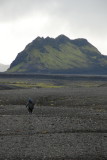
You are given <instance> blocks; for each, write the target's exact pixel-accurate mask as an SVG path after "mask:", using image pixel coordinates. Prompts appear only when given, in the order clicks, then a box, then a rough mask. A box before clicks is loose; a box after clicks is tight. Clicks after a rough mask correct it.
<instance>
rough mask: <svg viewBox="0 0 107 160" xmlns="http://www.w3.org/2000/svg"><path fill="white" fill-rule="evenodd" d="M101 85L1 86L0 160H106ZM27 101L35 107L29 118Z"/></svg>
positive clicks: (105, 87) (106, 91) (106, 105)
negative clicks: (31, 102)
mask: <svg viewBox="0 0 107 160" xmlns="http://www.w3.org/2000/svg"><path fill="white" fill-rule="evenodd" d="M4 80H5V81H6V82H7V80H8V79H7V78H6V79H4V78H3V79H2V78H1V82H2V81H3V82H5V81H4ZM19 80H20V79H19ZM8 81H9V82H11V81H13V82H14V79H13V80H12V79H10V78H9V80H8ZM17 81H18V80H17V78H16V82H17ZM21 81H22V79H21ZM28 81H29V82H32V79H28V80H27V82H28ZM33 81H35V79H33ZM43 81H44V80H43ZM70 83H72V81H69V84H70ZM78 83H79V82H78ZM97 83H98V84H100V82H99V81H98V82H97ZM101 84H102V85H101V86H100V85H99V87H95V86H94V87H77V86H73V85H70V87H67V86H66V87H62V88H29V89H20V87H19V88H17V87H16V88H11V86H9V87H10V88H8V85H7V86H6V85H5V86H4V85H2V86H1V89H0V160H86V159H87V160H106V159H107V84H106V80H105V81H103V82H101ZM4 87H6V88H4ZM4 89H5V90H4ZM29 97H30V98H32V99H33V100H34V102H35V103H36V104H35V108H34V111H33V114H32V115H29V114H28V112H27V109H26V107H25V104H26V102H27V100H28V98H29Z"/></svg>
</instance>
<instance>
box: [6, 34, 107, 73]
mask: <svg viewBox="0 0 107 160" xmlns="http://www.w3.org/2000/svg"><path fill="white" fill-rule="evenodd" d="M106 69H107V57H106V56H104V55H102V54H101V53H100V52H99V51H98V49H97V48H96V47H94V46H93V45H92V44H90V43H89V42H88V41H87V40H86V39H83V38H79V39H75V40H71V39H69V38H68V37H66V36H64V35H60V36H58V37H56V38H55V39H54V38H50V37H47V38H43V37H42V38H41V37H37V38H36V39H35V40H33V41H32V42H31V43H29V44H28V45H27V46H26V47H25V49H24V50H23V51H22V52H20V53H19V54H18V55H17V57H16V59H15V60H14V61H13V62H12V63H11V65H10V68H9V69H8V72H29V73H31V72H32V73H102V74H103V73H106Z"/></svg>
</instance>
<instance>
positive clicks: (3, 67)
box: [0, 63, 9, 72]
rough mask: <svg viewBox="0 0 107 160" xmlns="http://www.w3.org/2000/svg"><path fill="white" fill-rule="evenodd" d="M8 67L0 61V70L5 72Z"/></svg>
mask: <svg viewBox="0 0 107 160" xmlns="http://www.w3.org/2000/svg"><path fill="white" fill-rule="evenodd" d="M8 68H9V65H4V64H1V63H0V72H5V71H7V69H8Z"/></svg>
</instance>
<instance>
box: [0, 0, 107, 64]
mask: <svg viewBox="0 0 107 160" xmlns="http://www.w3.org/2000/svg"><path fill="white" fill-rule="evenodd" d="M60 34H65V35H66V36H68V37H69V38H71V39H76V38H86V39H87V40H88V41H89V42H90V43H91V44H93V45H94V46H95V47H97V48H98V50H99V51H100V52H101V53H102V54H105V55H107V0H0V63H3V64H10V63H11V62H12V61H13V60H14V59H15V58H16V56H17V54H18V53H19V52H21V51H22V50H23V49H24V48H25V46H26V45H27V44H28V43H30V42H31V41H32V40H33V39H35V38H36V37H37V36H41V37H47V36H50V37H57V36H58V35H60Z"/></svg>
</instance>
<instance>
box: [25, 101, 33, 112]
mask: <svg viewBox="0 0 107 160" xmlns="http://www.w3.org/2000/svg"><path fill="white" fill-rule="evenodd" d="M34 105H35V104H34V102H33V101H32V100H31V99H29V101H28V103H27V104H26V108H27V109H28V112H29V113H30V114H32V112H33V109H34Z"/></svg>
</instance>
